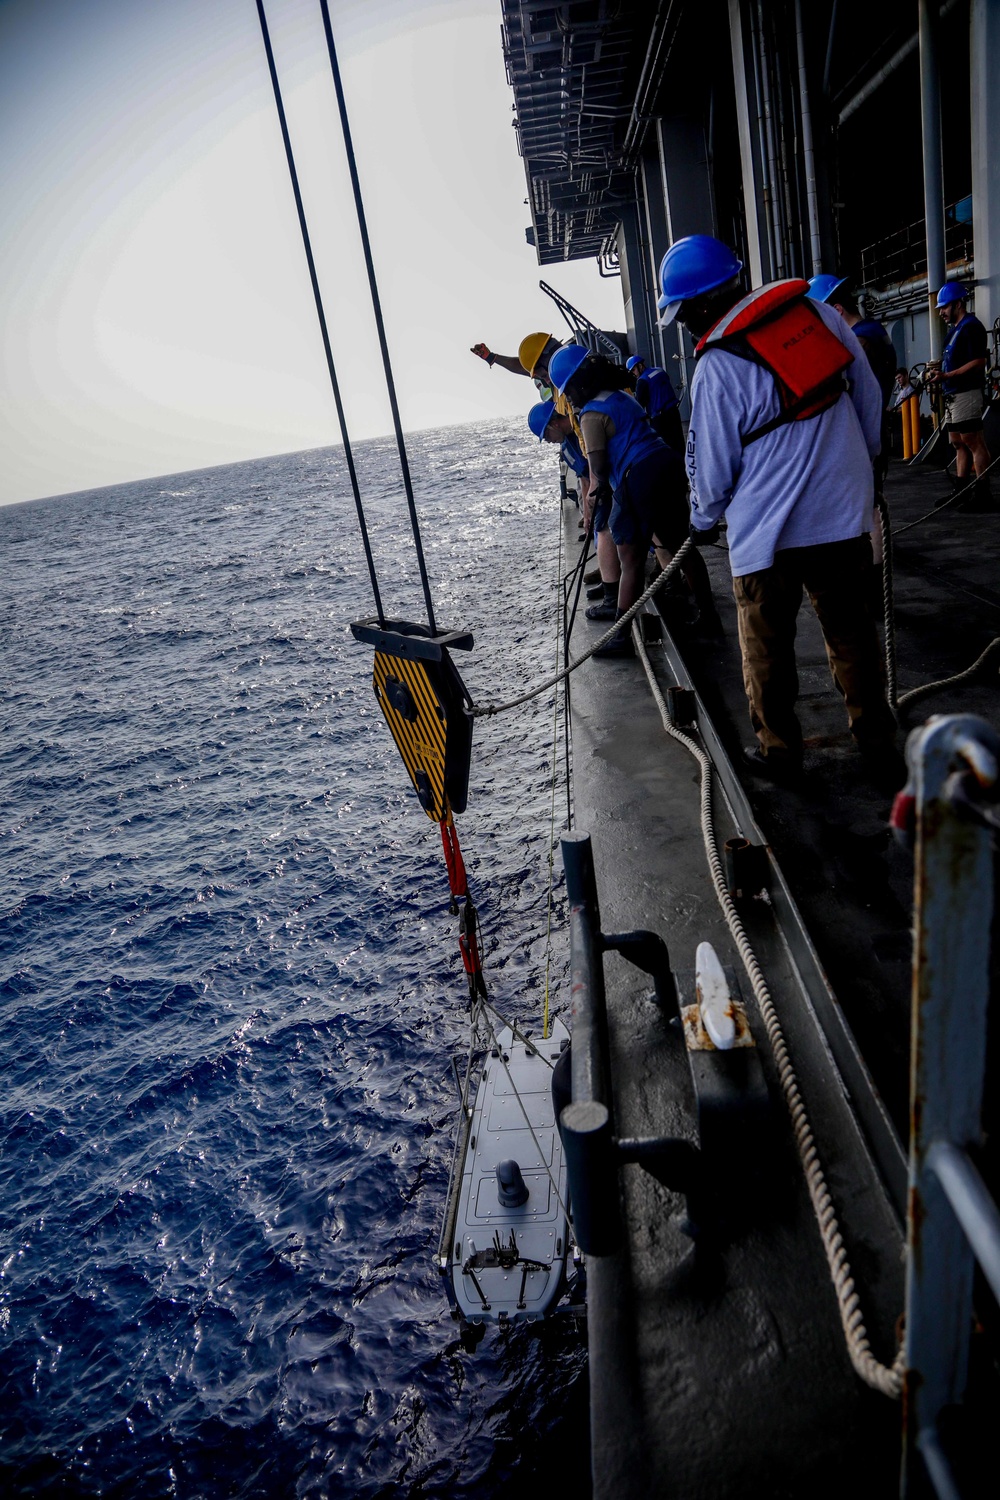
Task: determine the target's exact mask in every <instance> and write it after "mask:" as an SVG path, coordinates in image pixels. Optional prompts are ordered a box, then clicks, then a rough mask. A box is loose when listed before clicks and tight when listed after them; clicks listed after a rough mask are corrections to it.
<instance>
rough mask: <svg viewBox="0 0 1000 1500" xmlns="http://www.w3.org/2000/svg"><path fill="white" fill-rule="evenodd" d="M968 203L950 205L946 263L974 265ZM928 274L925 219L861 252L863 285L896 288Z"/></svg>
mask: <svg viewBox="0 0 1000 1500" xmlns="http://www.w3.org/2000/svg"><path fill="white" fill-rule="evenodd" d="M967 203H968V199H966V198H963V199H961V200H960V201H959V202H958V203H950V204H949V205H948V206H947V208H946V209H945V211H944V215H945V231H944V244H945V259H946V260H947V261H963V262H965V261H971V260H972V258H973V232H972V219H971V217H966V214H967V212H968V210H967V208H966V205H967ZM926 271H927V234H926V226H925V223H924V220H923V219H914V221H913V223H912V224H904V225H903V227H902V229H897V230H895V231H894V232H893V233H892V234H889V235H886V236H885V238H884V239H881V240H876V241H875V242H874V243H873V244H871V245H865V246H864V248H863V249H862V251H861V283H862V285H863V286H866V287H873V288H879V287H883V286H889V285H895V284H896V283H898V282H901V281H906V280H908V279H909V278H910V277H913V276H919V275H920V274H921V272H924V273H926Z"/></svg>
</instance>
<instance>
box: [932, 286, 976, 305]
mask: <svg viewBox="0 0 1000 1500" xmlns="http://www.w3.org/2000/svg"><path fill="white" fill-rule="evenodd" d="M968 300H969V293H968V289H967V288H966V287H964V286H963V285H962V283H961V282H960V281H946V282H945V284H944V286H943V287H942V288H941V290H940V291H939V292H938V294H937V305H938V307H947V306H948V303H949V302H967V301H968Z"/></svg>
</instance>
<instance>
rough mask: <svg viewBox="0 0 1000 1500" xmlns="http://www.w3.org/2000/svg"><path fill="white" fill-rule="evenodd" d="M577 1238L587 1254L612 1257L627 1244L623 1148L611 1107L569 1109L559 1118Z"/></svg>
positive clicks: (583, 1104)
mask: <svg viewBox="0 0 1000 1500" xmlns="http://www.w3.org/2000/svg"><path fill="white" fill-rule="evenodd" d="M559 1131H560V1134H561V1136H562V1143H563V1151H564V1152H565V1156H566V1174H567V1176H568V1178H569V1196H570V1202H571V1203H572V1205H573V1233H574V1235H575V1236H576V1242H577V1244H578V1245H579V1246H580V1249H581V1250H582V1251H583V1253H584V1255H611V1254H612V1253H613V1252H614V1251H615V1250H617V1249H618V1246H619V1244H620V1242H621V1209H620V1206H619V1202H618V1161H617V1149H616V1146H615V1142H614V1139H613V1137H612V1134H611V1116H610V1114H609V1113H608V1109H607V1105H604V1104H598V1102H597V1101H596V1099H591V1100H583V1101H580V1102H578V1103H576V1104H567V1106H566V1108H565V1109H564V1110H563V1112H562V1114H561V1115H560V1117H559Z"/></svg>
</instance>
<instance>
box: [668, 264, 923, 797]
mask: <svg viewBox="0 0 1000 1500" xmlns="http://www.w3.org/2000/svg"><path fill="white" fill-rule="evenodd" d="M742 269H743V265H742V262H741V261H740V260H738V259H737V257H736V256H735V255H734V254H733V252H732V250H730V249H729V247H728V246H727V245H724V244H723V243H722V242H721V241H720V240H717V239H714V238H712V237H711V236H709V235H690V236H688V237H687V238H685V239H681V240H678V241H677V242H676V243H675V244H674V245H672V246H671V248H670V249H669V250H668V251H667V253H666V255H665V256H664V258H663V261H662V263H661V266H660V281H661V285H662V289H663V295H662V297H661V298H660V309H661V312H662V322H663V323H665V324H668V323H671V322H672V321H673V320H674V319H675V318H676V319H678V320H679V321H681V322H682V323H684V324H685V325H686V326H687V327H688V329H689V330H690V332H691V335H692V337H693V338H694V339H695V340H696V348H695V359H696V363H695V369H694V377H693V379H692V382H691V403H692V405H691V422H690V427H689V430H688V442H687V472H688V479H689V480H690V484H691V528H690V535H691V539H692V540H693V541H694V542H695V543H696V544H698V545H703V544H704V543H705V542H709V541H712V540H714V539H715V537H716V536H717V535H718V531H719V524H720V522H721V521H722V519H723V518H725V520H726V523H727V528H728V539H729V560H730V566H731V569H732V573H733V593H734V595H735V598H736V608H737V618H738V622H739V636H740V650H741V653H742V657H743V680H744V684H745V687H746V693H747V699H748V703H749V709H750V722H751V724H752V726H753V729H754V732H755V734H756V736H757V745H756V746H755V747H754V748H753V749H752V750H748V751H746V752H745V757H746V761H747V763H748V766H749V767H750V768H751V769H752V770H754V771H757V772H760V773H763V774H764V775H767V776H769V777H771V778H772V779H773V780H775V781H785V782H788V781H795V780H797V779H798V777H799V775H800V773H801V768H802V757H803V746H802V729H801V726H800V724H799V721H798V718H797V717H796V713H795V702H796V698H797V697H798V676H797V672H796V666H795V622H796V616H797V615H798V611H799V608H800V605H801V603H802V592H803V589H805V590H806V592H807V593H808V594H809V598H810V600H811V602H812V605H813V608H814V609H815V611H816V614H817V616H818V618H819V622H820V626H821V628H822V631H823V637H824V640H825V641H826V650H827V656H828V659H829V662H830V670H831V672H832V674H833V679H834V683H835V684H836V687H837V689H838V691H839V692H840V694H841V696H842V698H843V699H844V703H845V706H846V708H847V714H848V721H849V724H850V729H851V733H852V734H853V736H854V739H855V742H856V744H857V746H858V749H859V750H860V751H861V752H862V754H863V755H864V756H865V758H866V760H867V761H868V763H869V765H870V768H871V770H872V773H873V775H874V777H875V778H876V779H877V781H878V782H879V784H880V785H882V786H883V787H884V789H886V790H889V789H892V790H894V789H895V788H896V787H897V786H901V785H902V784H903V781H904V780H905V773H906V768H905V764H904V762H903V758H902V756H901V755H900V754H899V752H898V750H897V749H896V746H895V729H896V724H895V720H894V718H893V715H892V712H891V710H890V708H889V705H888V703H887V701H886V696H885V688H884V682H883V671H882V660H881V653H880V651H879V644H878V637H877V634H876V630H875V623H874V620H873V618H872V615H871V612H870V610H869V608H868V605H867V602H866V589H865V582H866V576H867V574H868V571H869V570H870V568H871V557H872V551H871V541H870V539H869V535H868V533H869V532H870V531H871V527H872V498H873V491H874V481H873V474H872V460H873V459H874V458H875V457H876V455H877V454H878V452H879V448H880V445H881V426H882V393H881V391H880V389H879V385H878V381H877V380H876V379H875V376H874V374H873V372H872V369H871V366H870V365H869V363H868V360H867V359H866V358H865V357H864V351H863V350H862V348H861V345H860V343H859V342H858V340H857V339H856V338H855V336H854V334H853V333H852V331H851V330H850V328H848V327H847V325H846V323H845V322H844V320H843V319H842V318H841V316H840V314H839V313H837V312H834V311H833V309H832V308H829V307H826V306H825V305H824V304H822V303H816V302H814V301H812V300H810V299H808V298H807V297H806V295H805V294H806V293H807V292H808V289H809V288H808V285H807V283H806V282H805V281H799V280H794V281H784V282H774V283H772V284H771V285H769V286H766V287H762V288H760V289H758V290H757V291H755V292H751V293H749V294H748V295H745V294H744V292H743V289H742V287H741V284H740V272H741V271H742Z"/></svg>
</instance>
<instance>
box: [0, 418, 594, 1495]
mask: <svg viewBox="0 0 1000 1500" xmlns="http://www.w3.org/2000/svg"><path fill="white" fill-rule="evenodd" d="M358 461H359V467H360V470H361V473H362V477H363V484H364V488H365V492H366V498H367V501H368V504H369V507H370V512H371V519H372V524H373V534H374V540H375V547H376V552H377V555H378V560H379V567H380V574H381V576H382V579H383V583H384V593H385V599H386V605H387V608H388V611H389V613H398V614H407V613H409V614H410V615H411V616H412V617H414V618H420V617H421V615H422V610H421V606H420V595H419V589H418V587H417V584H416V570H415V567H414V562H413V556H412V548H411V546H410V543H409V538H408V532H407V529H406V526H405V515H404V505H403V501H402V496H401V494H400V492H399V485H398V477H397V476H398V470H397V467H396V462H395V449H394V445H393V444H392V443H391V442H390V441H388V440H378V441H375V442H371V443H366V444H362V445H360V446H359V449H358ZM411 462H412V466H413V471H414V480H415V487H416V490H417V495H418V504H419V508H420V511H421V515H422V519H423V524H424V532H425V546H426V550H427V559H428V567H429V571H430V574H431V579H432V584H433V587H434V590H435V602H436V608H437V612H438V618H439V621H441V622H443V623H447V624H455V625H461V626H464V627H470V628H472V629H473V630H474V631H475V632H476V636H477V645H476V649H475V651H474V653H472V655H471V657H469V658H466V657H464V656H461V655H460V656H458V657H457V658H456V659H457V661H458V664H459V666H460V669H461V670H462V672H463V675H464V676H465V678H466V680H467V682H468V684H469V686H470V688H471V690H472V692H473V695H474V697H476V698H477V699H478V700H480V701H487V700H489V699H491V698H495V697H497V696H510V695H511V691H516V690H518V689H520V688H521V687H523V686H524V685H526V684H527V683H529V682H530V681H532V680H534V679H535V678H536V677H537V676H538V675H541V674H542V673H546V672H548V671H549V670H551V667H552V663H553V659H554V653H555V639H556V609H555V601H556V594H557V569H558V555H557V547H558V527H559V504H558V498H557V497H558V489H557V481H556V475H555V472H554V464H553V461H552V457H551V454H550V453H548V452H543V451H541V450H540V448H539V445H538V444H535V443H532V442H531V441H530V440H528V437H527V434H526V432H525V431H524V428H523V422H522V421H521V420H520V419H518V420H516V421H507V420H504V421H499V422H494V423H491V424H489V425H488V426H487V427H486V428H485V429H479V430H475V429H473V428H470V427H465V428H453V429H447V430H441V431H437V432H432V433H424V434H420V435H417V436H416V437H414V438H413V439H411ZM0 555H2V558H3V567H4V572H5V586H4V590H3V596H2V601H0V616H2V630H3V654H2V666H0V695H2V697H0V702H2V710H3V712H2V723H0V773H2V780H0V797H2V815H0V847H2V851H3V857H2V863H0V882H2V885H0V1040H2V1047H3V1059H4V1065H3V1071H2V1075H0V1131H2V1150H0V1488H2V1489H3V1492H4V1493H5V1494H9V1495H31V1496H50V1495H52V1496H55V1495H59V1496H63V1495H85V1496H91V1495H94V1496H96V1495H101V1496H122V1497H124V1496H129V1497H134V1496H140V1495H141V1496H143V1497H156V1496H161V1495H162V1496H167V1495H171V1496H190V1497H194V1496H197V1497H205V1500H214V1497H222V1496H227V1497H228V1496H300V1495H309V1496H313V1495H315V1496H331V1497H339V1496H365V1497H368V1496H371V1497H376V1496H400V1497H402V1496H418V1495H419V1496H432V1495H434V1496H436V1495H442V1496H445V1495H447V1496H456V1497H461V1496H476V1497H480V1496H482V1497H499V1496H505V1495H509V1494H513V1493H514V1490H515V1487H517V1489H518V1491H519V1492H521V1493H523V1491H524V1487H525V1484H526V1483H529V1482H530V1481H532V1480H534V1481H536V1482H538V1483H542V1482H546V1481H548V1480H551V1481H552V1482H553V1483H560V1484H562V1485H565V1484H566V1483H571V1484H572V1485H573V1488H574V1489H575V1490H576V1492H577V1493H581V1494H582V1493H585V1492H586V1471H587V1460H586V1361H585V1348H584V1341H583V1339H582V1338H581V1335H580V1334H579V1333H578V1332H576V1331H575V1330H574V1329H573V1328H572V1327H570V1326H569V1325H568V1324H565V1323H562V1322H560V1321H558V1320H557V1321H554V1322H552V1323H550V1324H548V1325H545V1326H544V1327H542V1328H541V1329H538V1330H533V1331H529V1330H518V1329H516V1330H513V1331H512V1332H510V1333H508V1334H506V1335H500V1334H497V1333H491V1334H490V1335H489V1336H488V1337H487V1339H486V1341H485V1342H484V1343H483V1345H481V1347H480V1350H479V1352H478V1353H477V1354H476V1355H475V1356H472V1357H470V1356H468V1355H466V1354H465V1353H464V1352H463V1351H462V1349H461V1347H460V1345H459V1343H458V1340H457V1327H456V1325H455V1324H454V1323H453V1321H452V1320H451V1318H450V1316H449V1309H448V1305H447V1301H446V1298H445V1295H444V1291H443V1287H442V1284H441V1282H440V1280H439V1278H438V1274H437V1272H436V1271H435V1270H434V1268H433V1266H432V1261H431V1257H432V1254H433V1252H434V1250H435V1248H436V1244H437V1236H438V1232H439V1227H440V1219H441V1214H442V1211H443V1207H444V1194H445V1186H446V1181H447V1173H448V1166H449V1162H450V1154H451V1147H452V1136H453V1128H454V1125H455V1119H456V1099H455V1089H454V1084H453V1082H452V1079H451V1071H450V1062H449V1059H450V1057H451V1055H452V1054H453V1053H456V1052H461V1050H462V1048H463V1046H464V1045H465V1042H466V1036H467V1029H466V1022H465V1012H464V1000H465V993H466V992H465V984H464V978H463V975H462V970H461V963H460V958H459V954H458V946H457V939H456V933H455V923H454V919H452V918H450V917H449V915H448V909H447V881H446V877H445V872H444V866H443V861H442V859H441V850H440V841H439V837H438V832H437V829H436V826H435V825H433V824H432V823H430V822H429V821H428V819H427V818H426V817H425V815H424V814H423V812H422V811H421V810H420V808H419V806H418V804H417V802H416V798H415V796H414V795H413V793H412V792H411V790H410V788H409V782H408V780H407V778H406V776H405V773H404V771H403V767H402V764H401V762H400V761H399V759H398V756H397V753H396V751H395V748H394V746H393V745H392V742H391V740H390V738H389V735H388V732H387V730H386V728H385V725H384V723H383V721H382V718H381V715H380V714H379V712H378V710H377V707H376V704H375V701H374V698H373V695H372V692H371V686H370V668H371V657H370V652H369V651H368V649H367V648H365V647H362V646H360V645H358V644H356V643H355V642H354V640H353V638H352V637H351V635H350V633H349V631H348V628H347V626H348V622H349V621H350V620H351V619H352V618H355V617H356V616H358V615H359V614H367V613H371V603H370V596H369V593H368V585H367V575H366V572H365V568H364V560H363V554H362V552H361V546H360V541H359V538H358V534H357V527H356V522H355V518H354V509H353V503H352V501H351V499H350V494H349V490H348V486H347V482H346V471H345V466H344V463H343V458H342V455H341V452H340V450H339V449H329V450H323V451H316V452H309V453H302V454H293V455H286V456H282V457H278V458H271V459H264V460H260V461H257V462H254V463H245V464H238V465H233V466H228V467H225V468H216V469H212V470H207V471H203V472H199V473H192V474H184V475H180V476H173V477H171V478H168V479H160V480H151V481H148V482H142V483H138V484H131V485H123V486H118V487H115V488H110V489H104V490H100V491H92V492H88V493H86V494H80V495H73V496H69V497H65V498H61V499H55V500H46V501H38V502H35V503H33V504H30V505H24V506H18V507H14V508H8V509H4V510H0ZM553 712H554V711H553V701H552V698H551V696H549V697H542V698H541V699H539V700H537V701H536V702H535V703H533V704H532V705H530V706H528V707H526V708H525V709H522V710H519V711H518V712H517V713H516V714H515V715H513V716H508V717H506V718H502V719H497V720H493V721H486V722H485V723H483V722H481V723H479V724H478V725H477V728H476V733H475V740H474V752H473V769H472V778H471V788H470V801H469V809H468V812H467V813H466V814H465V816H463V817H462V818H461V819H460V820H459V826H460V832H461V835H462V840H463V848H464V850H465V853H466V858H467V862H468V867H469V875H470V883H471V886H472V889H473V892H474V895H475V896H476V899H477V901H478V903H479V905H480V909H481V913H482V917H483V922H484V929H485V935H486V943H485V951H486V973H487V978H488V982H489V984H490V988H491V991H492V993H493V995H494V997H495V999H496V1001H497V1004H498V1005H499V1007H500V1008H501V1009H502V1010H504V1011H505V1012H508V1013H510V1014H512V1015H514V1016H516V1017H518V1018H519V1019H520V1020H521V1022H522V1024H525V1025H528V1026H537V1025H538V1023H539V1020H540V1016H541V1007H542V989H543V983H544V972H545V963H546V954H547V947H546V937H545V928H546V911H547V903H548V890H549V868H548V854H549V836H550V820H551V807H552V785H553V775H554V774H555V775H556V776H557V777H558V778H559V780H558V785H557V796H556V814H557V818H558V817H559V816H561V810H562V807H563V806H564V805H565V788H564V783H563V780H562V778H563V774H564V773H563V768H562V765H561V760H560V758H559V755H561V748H560V751H559V755H557V757H556V763H555V767H554V765H553V759H554V758H553V743H554V741H553ZM552 965H553V967H552V974H553V995H554V1001H555V1005H556V1008H557V1009H558V1008H562V1007H564V1005H565V1001H566V985H565V977H566V966H567V941H566V931H565V911H564V906H563V902H562V898H561V891H560V889H559V887H558V886H557V889H556V893H555V905H554V937H553V941H552Z"/></svg>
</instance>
